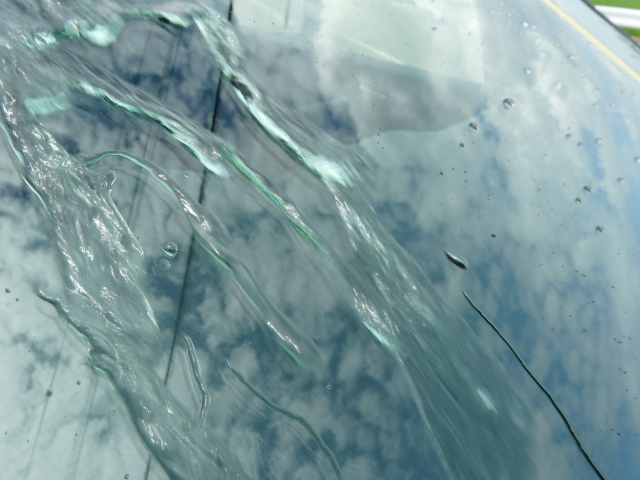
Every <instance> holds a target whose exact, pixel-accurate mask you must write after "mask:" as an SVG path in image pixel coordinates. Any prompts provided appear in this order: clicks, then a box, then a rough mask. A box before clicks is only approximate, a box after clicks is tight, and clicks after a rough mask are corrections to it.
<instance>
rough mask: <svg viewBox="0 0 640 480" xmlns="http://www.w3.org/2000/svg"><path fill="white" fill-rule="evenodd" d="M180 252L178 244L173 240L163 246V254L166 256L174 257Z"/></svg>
mask: <svg viewBox="0 0 640 480" xmlns="http://www.w3.org/2000/svg"><path fill="white" fill-rule="evenodd" d="M177 254H178V245H176V244H175V243H173V242H167V243H165V244H164V245H163V246H162V255H164V256H165V257H166V258H173V257H175V256H176V255H177Z"/></svg>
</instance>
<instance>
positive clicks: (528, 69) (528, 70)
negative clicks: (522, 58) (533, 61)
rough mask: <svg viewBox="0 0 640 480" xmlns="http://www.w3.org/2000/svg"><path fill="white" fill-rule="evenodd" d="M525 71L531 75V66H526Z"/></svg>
mask: <svg viewBox="0 0 640 480" xmlns="http://www.w3.org/2000/svg"><path fill="white" fill-rule="evenodd" d="M523 72H524V74H525V75H531V69H530V68H529V67H525V68H524V70H523Z"/></svg>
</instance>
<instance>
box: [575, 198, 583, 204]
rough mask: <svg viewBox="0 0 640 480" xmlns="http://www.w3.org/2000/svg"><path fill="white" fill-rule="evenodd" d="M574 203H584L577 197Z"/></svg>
mask: <svg viewBox="0 0 640 480" xmlns="http://www.w3.org/2000/svg"><path fill="white" fill-rule="evenodd" d="M574 202H576V203H582V199H581V198H580V197H576V199H575V200H574Z"/></svg>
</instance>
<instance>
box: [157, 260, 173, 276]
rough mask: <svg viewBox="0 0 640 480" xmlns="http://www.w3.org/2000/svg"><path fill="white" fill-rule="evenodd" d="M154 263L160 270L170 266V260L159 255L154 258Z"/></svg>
mask: <svg viewBox="0 0 640 480" xmlns="http://www.w3.org/2000/svg"><path fill="white" fill-rule="evenodd" d="M156 265H157V266H158V268H159V269H160V271H162V272H167V271H169V269H170V268H171V262H170V261H169V259H168V258H164V257H160V258H158V260H156Z"/></svg>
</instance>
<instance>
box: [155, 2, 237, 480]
mask: <svg viewBox="0 0 640 480" xmlns="http://www.w3.org/2000/svg"><path fill="white" fill-rule="evenodd" d="M232 15H233V0H230V2H229V10H228V11H227V20H229V22H231V17H232ZM222 78H223V77H222V72H220V73H219V74H218V87H217V89H216V99H215V103H214V107H213V118H212V120H211V131H212V132H214V131H215V129H216V119H217V118H218V110H219V105H220V90H221V86H222ZM206 182H207V170H206V169H204V170H203V172H202V180H201V181H200V192H199V194H198V203H200V204H201V203H202V201H203V200H204V187H205V185H206ZM194 248H195V236H194V235H193V234H192V235H191V240H190V241H189V253H188V254H187V266H186V268H185V272H184V280H183V282H182V288H181V290H180V301H179V303H178V313H177V317H176V323H175V324H174V327H173V338H172V339H171V348H170V349H169V362H168V364H167V370H166V371H165V374H164V383H165V385H166V384H167V381H168V380H169V372H170V371H171V363H172V361H173V351H174V349H175V346H176V340H177V338H178V331H179V330H180V325H181V323H182V307H183V305H184V301H185V297H186V292H187V284H188V282H189V272H190V271H191V262H192V261H193V253H194ZM152 459H153V456H152V455H149V459H148V460H147V468H146V469H145V472H144V480H148V478H149V472H150V471H151V461H152Z"/></svg>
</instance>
